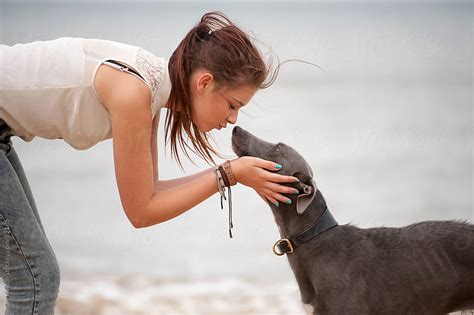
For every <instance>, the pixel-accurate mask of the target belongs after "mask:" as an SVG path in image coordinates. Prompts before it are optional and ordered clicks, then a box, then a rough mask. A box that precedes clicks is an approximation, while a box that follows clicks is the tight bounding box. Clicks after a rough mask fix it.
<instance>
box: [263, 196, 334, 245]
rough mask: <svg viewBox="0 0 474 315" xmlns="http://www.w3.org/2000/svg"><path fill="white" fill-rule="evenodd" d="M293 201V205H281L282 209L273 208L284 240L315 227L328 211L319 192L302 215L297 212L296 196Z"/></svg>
mask: <svg viewBox="0 0 474 315" xmlns="http://www.w3.org/2000/svg"><path fill="white" fill-rule="evenodd" d="M291 201H292V204H291V205H287V204H285V203H280V207H281V209H277V208H276V207H275V206H271V208H272V212H273V216H274V217H275V221H276V223H277V225H278V229H279V231H280V236H281V237H282V238H286V237H289V236H292V235H296V234H298V233H300V232H302V231H304V230H305V229H306V228H308V227H310V226H311V225H313V224H314V222H316V221H317V220H318V219H319V218H320V217H321V215H322V214H323V212H324V210H325V209H326V200H324V197H323V195H322V194H321V192H320V191H319V190H317V191H316V196H315V197H314V199H313V201H312V202H311V204H310V205H309V206H308V208H307V209H306V210H305V211H304V212H303V213H302V214H298V212H297V211H296V196H295V197H292V198H291Z"/></svg>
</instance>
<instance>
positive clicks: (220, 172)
mask: <svg viewBox="0 0 474 315" xmlns="http://www.w3.org/2000/svg"><path fill="white" fill-rule="evenodd" d="M214 170H215V173H216V178H217V187H218V189H219V193H220V194H221V209H224V206H223V201H222V199H224V200H226V197H225V187H227V190H228V192H229V237H230V238H232V231H231V230H232V228H233V227H234V224H233V223H232V191H231V189H230V181H229V178H228V177H227V173H226V172H225V170H224V167H223V166H222V165H219V166H216V167H215V168H214Z"/></svg>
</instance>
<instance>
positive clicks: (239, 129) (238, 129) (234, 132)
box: [232, 126, 242, 134]
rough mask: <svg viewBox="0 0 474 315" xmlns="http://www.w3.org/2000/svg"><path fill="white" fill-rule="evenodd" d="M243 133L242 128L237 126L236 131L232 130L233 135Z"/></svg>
mask: <svg viewBox="0 0 474 315" xmlns="http://www.w3.org/2000/svg"><path fill="white" fill-rule="evenodd" d="M241 131H242V128H240V127H239V126H235V127H234V129H232V134H236V133H238V132H241Z"/></svg>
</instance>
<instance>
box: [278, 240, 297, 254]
mask: <svg viewBox="0 0 474 315" xmlns="http://www.w3.org/2000/svg"><path fill="white" fill-rule="evenodd" d="M277 247H278V251H277V250H276V248H277ZM273 253H274V254H275V255H277V256H282V255H284V254H291V253H293V244H291V241H290V240H289V239H287V238H283V239H281V240H278V241H277V242H276V243H275V244H274V245H273Z"/></svg>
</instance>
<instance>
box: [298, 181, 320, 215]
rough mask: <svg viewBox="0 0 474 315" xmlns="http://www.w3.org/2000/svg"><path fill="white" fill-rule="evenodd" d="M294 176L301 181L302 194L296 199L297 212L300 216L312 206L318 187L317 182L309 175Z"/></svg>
mask: <svg viewBox="0 0 474 315" xmlns="http://www.w3.org/2000/svg"><path fill="white" fill-rule="evenodd" d="M293 176H295V177H297V178H298V179H299V180H300V182H299V186H300V194H299V195H298V197H297V199H296V211H297V212H298V214H302V213H303V212H304V211H305V210H306V208H308V206H309V205H310V204H311V201H313V199H314V196H316V191H317V190H318V187H317V186H316V182H315V181H314V180H313V178H312V177H311V176H309V175H307V174H304V173H294V174H293Z"/></svg>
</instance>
